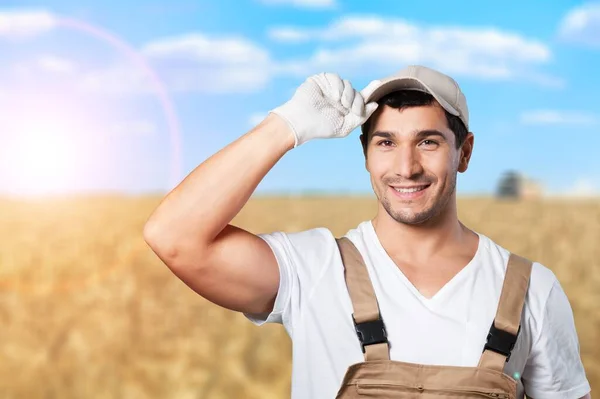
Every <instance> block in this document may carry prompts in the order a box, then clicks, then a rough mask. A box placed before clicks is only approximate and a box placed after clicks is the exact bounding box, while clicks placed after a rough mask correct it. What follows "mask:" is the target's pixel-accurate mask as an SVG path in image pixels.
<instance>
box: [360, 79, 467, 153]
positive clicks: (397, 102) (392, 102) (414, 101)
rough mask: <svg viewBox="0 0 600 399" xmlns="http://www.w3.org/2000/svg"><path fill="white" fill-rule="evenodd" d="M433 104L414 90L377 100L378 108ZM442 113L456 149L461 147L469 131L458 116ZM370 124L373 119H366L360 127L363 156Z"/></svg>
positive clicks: (423, 93) (426, 94) (423, 94)
mask: <svg viewBox="0 0 600 399" xmlns="http://www.w3.org/2000/svg"><path fill="white" fill-rule="evenodd" d="M435 102H436V100H435V98H434V97H433V96H432V95H431V94H429V93H425V92H422V91H416V90H399V91H394V92H392V93H389V94H387V95H385V96H383V97H382V98H381V99H379V101H377V103H378V104H379V106H380V107H381V106H383V105H387V106H389V107H392V108H396V109H403V108H407V107H419V106H426V105H432V104H435ZM444 113H445V114H446V120H447V122H448V127H449V128H450V130H452V132H454V136H455V137H456V140H455V141H456V148H457V149H458V148H460V146H462V145H463V143H464V141H465V139H466V138H467V135H468V133H469V131H468V129H467V128H466V126H465V124H464V123H463V121H462V120H460V118H459V117H458V116H455V115H452V114H451V113H449V112H448V111H446V110H445V109H444ZM372 123H373V117H370V118H369V119H367V121H366V122H365V123H364V124H363V126H362V131H363V133H362V134H361V135H360V141H361V144H362V147H363V152H364V154H365V155H366V154H367V145H368V143H369V133H370V129H371V124H372Z"/></svg>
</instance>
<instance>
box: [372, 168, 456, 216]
mask: <svg viewBox="0 0 600 399" xmlns="http://www.w3.org/2000/svg"><path fill="white" fill-rule="evenodd" d="M456 177H457V174H456V173H453V174H451V176H450V178H449V180H448V181H447V182H448V186H447V187H446V190H444V191H442V192H441V195H440V194H437V195H440V196H439V197H438V198H434V203H433V204H431V205H430V206H429V207H428V208H426V209H423V210H421V211H418V212H414V211H412V210H411V209H394V206H393V205H392V201H390V199H389V198H388V196H387V194H386V191H387V189H388V187H389V185H387V184H385V183H383V194H382V195H380V196H378V197H379V202H380V203H381V205H382V207H383V209H385V211H386V212H387V214H388V215H390V217H391V218H392V219H394V220H395V221H396V222H398V223H402V224H408V225H421V224H424V223H427V222H429V221H432V220H434V219H435V218H437V217H438V216H440V215H441V214H442V213H443V211H444V210H445V209H446V208H447V206H448V203H449V202H450V200H451V199H452V195H453V194H454V192H455V190H456V180H457V179H456ZM432 186H433V185H432ZM432 186H430V187H429V188H427V190H430V189H432V188H433V187H432ZM430 195H431V194H430ZM433 195H436V193H434V194H433ZM428 198H431V197H430V196H429V197H428ZM418 201H421V199H419V200H418Z"/></svg>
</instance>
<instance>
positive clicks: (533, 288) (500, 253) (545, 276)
mask: <svg viewBox="0 0 600 399" xmlns="http://www.w3.org/2000/svg"><path fill="white" fill-rule="evenodd" d="M480 236H481V237H484V239H485V240H486V241H487V246H488V251H490V253H492V254H493V255H495V256H496V257H497V258H498V259H501V260H502V267H503V271H505V270H506V267H507V266H508V260H509V257H510V255H511V254H514V255H518V256H521V257H523V258H525V259H527V260H528V261H530V262H531V263H532V267H531V275H530V279H529V289H528V296H527V301H528V302H536V303H545V301H546V299H547V298H548V295H549V293H550V291H551V290H552V288H553V287H554V285H555V284H557V283H558V279H557V277H556V274H555V273H554V271H552V269H551V268H550V267H549V266H547V265H546V264H545V263H542V262H541V261H540V260H539V259H536V258H533V257H531V256H528V254H526V253H522V252H518V251H517V252H515V251H512V250H511V249H510V248H507V247H504V246H502V245H501V244H499V243H497V242H496V241H494V240H493V239H492V238H490V237H488V236H485V235H483V234H481V233H480Z"/></svg>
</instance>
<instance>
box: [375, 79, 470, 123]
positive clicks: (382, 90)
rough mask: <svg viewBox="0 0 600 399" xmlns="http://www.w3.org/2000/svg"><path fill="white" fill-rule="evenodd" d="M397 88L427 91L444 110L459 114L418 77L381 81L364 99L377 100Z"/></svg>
mask: <svg viewBox="0 0 600 399" xmlns="http://www.w3.org/2000/svg"><path fill="white" fill-rule="evenodd" d="M398 90H418V91H422V92H425V93H429V94H431V95H432V96H433V98H435V99H436V100H437V102H439V103H440V105H441V106H442V107H443V108H444V109H445V110H446V111H448V112H449V113H451V114H452V115H455V116H459V115H460V113H459V112H458V111H457V110H456V109H455V108H454V107H453V106H451V105H450V104H449V103H448V102H447V101H446V100H444V99H443V98H441V97H440V96H438V95H437V94H436V93H435V92H433V91H432V90H431V89H430V88H429V87H428V86H427V85H426V84H425V83H423V82H422V81H421V80H420V79H417V78H413V77H397V78H391V79H389V80H387V81H383V82H382V84H381V85H380V86H379V87H378V88H377V89H375V90H374V91H373V92H372V93H371V94H370V95H369V96H368V97H367V98H366V99H365V102H367V103H370V102H371V101H378V100H379V99H380V98H382V97H383V96H385V95H387V94H390V93H392V92H394V91H398Z"/></svg>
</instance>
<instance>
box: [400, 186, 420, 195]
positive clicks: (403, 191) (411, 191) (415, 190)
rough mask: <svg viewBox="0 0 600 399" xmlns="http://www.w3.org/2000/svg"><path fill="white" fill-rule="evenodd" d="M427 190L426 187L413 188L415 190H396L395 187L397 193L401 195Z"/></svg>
mask: <svg viewBox="0 0 600 399" xmlns="http://www.w3.org/2000/svg"><path fill="white" fill-rule="evenodd" d="M425 188H426V186H422V187H413V188H396V187H394V189H395V190H396V191H398V192H399V193H416V192H417V191H421V190H424V189H425Z"/></svg>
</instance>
